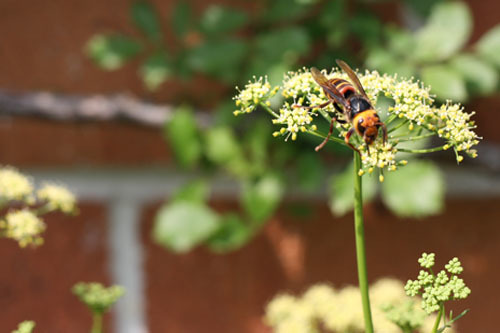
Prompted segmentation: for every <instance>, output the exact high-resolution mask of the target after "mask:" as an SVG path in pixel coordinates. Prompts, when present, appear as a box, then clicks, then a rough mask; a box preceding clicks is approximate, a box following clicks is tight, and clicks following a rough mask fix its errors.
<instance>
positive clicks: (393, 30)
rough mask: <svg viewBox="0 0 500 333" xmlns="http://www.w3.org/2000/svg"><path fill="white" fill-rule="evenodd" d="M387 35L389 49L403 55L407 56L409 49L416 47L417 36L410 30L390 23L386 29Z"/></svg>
mask: <svg viewBox="0 0 500 333" xmlns="http://www.w3.org/2000/svg"><path fill="white" fill-rule="evenodd" d="M385 36H386V38H387V44H388V47H389V50H390V51H391V52H393V53H394V54H397V55H399V56H401V57H406V56H407V55H408V50H412V49H413V48H414V47H415V37H414V35H412V34H411V33H410V32H409V31H408V30H404V29H401V28H399V27H395V26H392V25H389V26H387V28H386V29H385Z"/></svg>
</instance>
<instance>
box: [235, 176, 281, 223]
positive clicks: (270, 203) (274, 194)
mask: <svg viewBox="0 0 500 333" xmlns="http://www.w3.org/2000/svg"><path fill="white" fill-rule="evenodd" d="M282 197H283V183H282V181H281V179H280V177H279V176H278V175H276V174H267V175H264V176H263V177H261V178H260V179H258V180H257V181H254V182H247V183H246V184H244V186H243V192H242V195H241V201H242V206H243V209H244V211H245V213H246V215H247V216H248V217H249V219H250V220H251V221H254V222H259V223H262V222H265V221H266V220H267V219H268V218H269V217H271V215H272V213H273V212H274V210H275V209H276V208H277V207H278V204H279V203H280V201H281V199H282Z"/></svg>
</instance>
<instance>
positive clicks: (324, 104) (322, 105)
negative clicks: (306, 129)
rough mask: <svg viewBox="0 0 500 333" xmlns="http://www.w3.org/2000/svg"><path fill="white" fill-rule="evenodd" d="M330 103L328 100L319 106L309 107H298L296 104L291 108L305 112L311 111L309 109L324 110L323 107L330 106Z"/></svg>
mask: <svg viewBox="0 0 500 333" xmlns="http://www.w3.org/2000/svg"><path fill="white" fill-rule="evenodd" d="M331 102H332V100H329V101H328V102H325V103H323V104H320V105H311V106H302V105H298V104H294V105H292V107H293V108H296V109H299V108H300V109H307V110H311V109H322V108H324V107H325V106H327V105H328V104H330V103H331Z"/></svg>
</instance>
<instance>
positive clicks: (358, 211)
mask: <svg viewBox="0 0 500 333" xmlns="http://www.w3.org/2000/svg"><path fill="white" fill-rule="evenodd" d="M359 169H361V158H360V156H359V154H358V153H357V152H356V151H355V152H354V234H355V236H356V258H357V263H358V281H359V290H360V291H361V302H362V304H363V316H364V320H365V332H366V333H373V322H372V314H371V309H370V296H369V294H368V276H367V269H366V250H365V230H364V225H363V197H362V181H361V176H360V175H359V174H358V171H359Z"/></svg>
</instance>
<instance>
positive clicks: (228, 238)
mask: <svg viewBox="0 0 500 333" xmlns="http://www.w3.org/2000/svg"><path fill="white" fill-rule="evenodd" d="M252 232H253V230H252V227H251V226H250V225H249V224H248V223H245V221H244V220H243V219H242V218H241V217H240V216H239V215H237V214H234V213H229V214H226V215H223V216H222V217H221V219H220V221H219V228H218V229H217V231H216V232H215V233H214V234H213V235H212V236H211V237H210V238H209V239H208V242H207V245H208V247H209V248H210V249H211V250H212V251H214V252H216V253H224V252H228V251H233V250H236V249H238V248H240V247H241V246H243V245H245V244H246V243H247V241H248V240H249V239H250V237H251V235H252Z"/></svg>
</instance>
